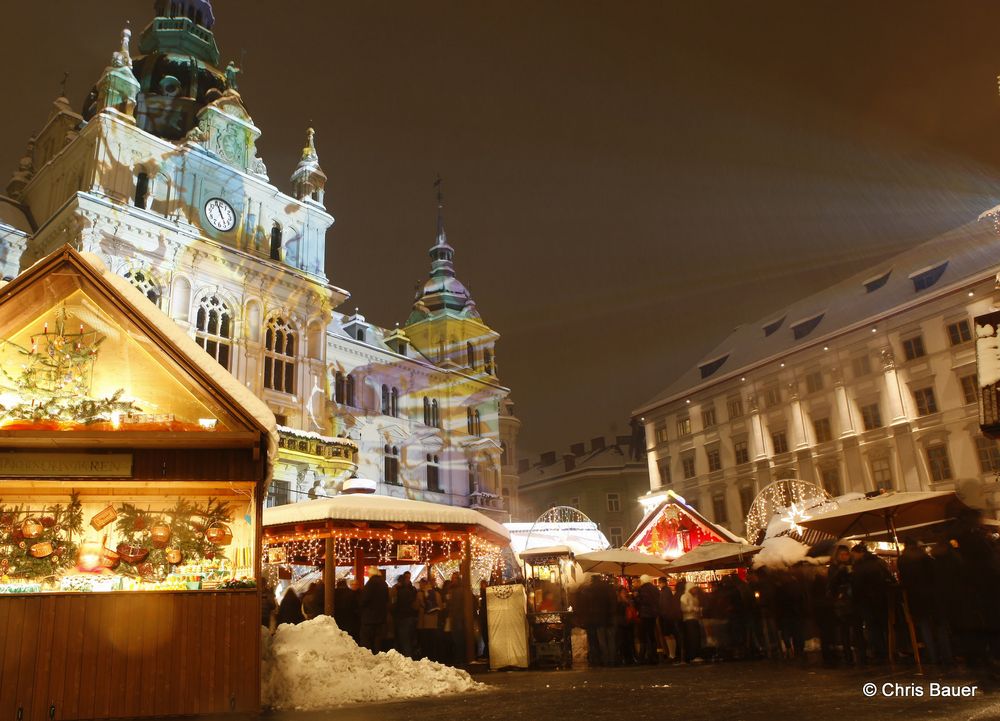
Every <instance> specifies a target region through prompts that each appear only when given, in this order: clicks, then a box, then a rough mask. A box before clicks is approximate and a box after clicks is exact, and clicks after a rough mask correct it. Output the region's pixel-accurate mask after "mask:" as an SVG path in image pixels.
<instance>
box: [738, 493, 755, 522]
mask: <svg viewBox="0 0 1000 721" xmlns="http://www.w3.org/2000/svg"><path fill="white" fill-rule="evenodd" d="M753 497H754V493H753V486H740V510H741V511H742V514H743V517H744V518H746V517H747V515H748V514H749V513H750V506H752V505H753Z"/></svg>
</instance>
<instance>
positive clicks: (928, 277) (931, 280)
mask: <svg viewBox="0 0 1000 721" xmlns="http://www.w3.org/2000/svg"><path fill="white" fill-rule="evenodd" d="M947 268H948V261H947V260H946V261H945V262H943V263H940V264H939V265H936V266H934V267H933V268H928V269H926V270H921V271H917V272H916V273H914V274H913V275H911V276H910V280H912V281H913V291H914V292H915V293H919V292H920V291H922V290H927V289H928V288H930V287H931V286H932V285H934V284H935V283H937V282H938V281H939V280H941V276H942V275H944V272H945V270H947Z"/></svg>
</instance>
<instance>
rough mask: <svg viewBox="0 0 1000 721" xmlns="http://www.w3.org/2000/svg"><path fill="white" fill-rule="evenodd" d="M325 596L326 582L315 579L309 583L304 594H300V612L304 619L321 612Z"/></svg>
mask: <svg viewBox="0 0 1000 721" xmlns="http://www.w3.org/2000/svg"><path fill="white" fill-rule="evenodd" d="M325 596H326V584H324V583H323V582H322V581H316V582H315V583H312V584H310V585H309V588H308V589H307V590H306V593H305V595H304V596H302V614H303V615H304V616H305V617H306V620H308V619H311V618H316V617H317V616H320V615H322V614H323V606H324V600H325Z"/></svg>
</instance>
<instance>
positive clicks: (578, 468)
mask: <svg viewBox="0 0 1000 721" xmlns="http://www.w3.org/2000/svg"><path fill="white" fill-rule="evenodd" d="M595 440H596V439H595ZM602 440H603V439H602ZM619 440H620V441H622V442H612V443H610V444H608V445H605V446H603V447H594V445H593V441H591V448H590V449H589V450H587V451H584V450H583V447H582V446H583V444H579V446H577V447H576V448H571V449H570V450H571V451H573V450H575V451H576V452H575V453H567V454H565V455H562V456H556V455H555V453H552V452H550V453H548V454H543V455H542V457H541V459H540V460H539V461H538V462H536V463H533V464H531V465H530V466H529V467H528V470H526V471H521V472H520V473H519V478H520V487H521V488H524V487H525V486H530V485H531V484H533V483H541V482H544V481H546V480H550V479H552V478H558V477H559V476H563V475H567V474H570V473H580V472H582V471H588V470H598V469H600V470H608V469H611V470H615V469H618V470H624V469H625V468H626V467H627V466H630V465H631V466H635V467H638V468H641V470H643V471H647V466H646V460H645V459H642V460H639V461H633V460H630V459H629V455H628V454H629V443H628V441H627V440H625V438H624V437H622V438H621V439H619ZM570 458H572V461H571V462H570V463H571V467H568V464H567V461H568V460H569V459H570Z"/></svg>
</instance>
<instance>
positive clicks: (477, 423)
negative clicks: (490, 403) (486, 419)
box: [473, 411, 483, 436]
mask: <svg viewBox="0 0 1000 721" xmlns="http://www.w3.org/2000/svg"><path fill="white" fill-rule="evenodd" d="M473 423H474V426H473V427H474V428H475V432H476V435H477V436H481V435H483V426H482V423H481V420H480V418H479V411H476V413H475V416H474V419H473Z"/></svg>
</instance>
